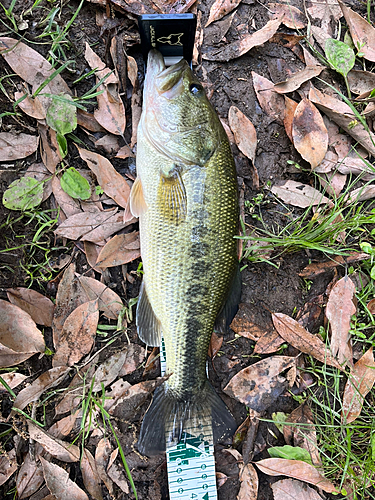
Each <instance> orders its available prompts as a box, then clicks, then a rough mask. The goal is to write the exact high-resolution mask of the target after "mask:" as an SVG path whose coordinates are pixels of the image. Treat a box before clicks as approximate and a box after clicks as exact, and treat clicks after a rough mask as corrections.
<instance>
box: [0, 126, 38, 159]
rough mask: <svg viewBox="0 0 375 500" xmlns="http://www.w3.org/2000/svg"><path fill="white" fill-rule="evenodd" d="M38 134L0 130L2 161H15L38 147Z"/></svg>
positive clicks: (0, 155)
mask: <svg viewBox="0 0 375 500" xmlns="http://www.w3.org/2000/svg"><path fill="white" fill-rule="evenodd" d="M38 142H39V139H38V137H37V136H36V135H29V134H24V133H20V134H15V133H13V132H0V161H13V160H19V159H20V158H25V157H26V156H29V155H31V154H32V153H35V151H36V150H37V149H38Z"/></svg>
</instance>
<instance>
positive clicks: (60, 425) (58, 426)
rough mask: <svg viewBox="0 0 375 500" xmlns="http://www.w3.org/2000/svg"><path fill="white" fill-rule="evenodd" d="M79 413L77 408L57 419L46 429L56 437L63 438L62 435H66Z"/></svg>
mask: <svg viewBox="0 0 375 500" xmlns="http://www.w3.org/2000/svg"><path fill="white" fill-rule="evenodd" d="M79 413H80V410H77V411H75V412H74V413H71V414H70V415H68V416H67V417H64V418H62V419H61V420H58V421H57V422H55V423H54V424H53V425H52V426H51V427H50V428H49V429H48V432H49V433H50V434H51V436H53V437H55V438H57V439H63V438H64V437H66V436H68V435H69V434H70V433H71V431H72V429H73V427H74V425H75V423H76V420H77V417H78V414H79Z"/></svg>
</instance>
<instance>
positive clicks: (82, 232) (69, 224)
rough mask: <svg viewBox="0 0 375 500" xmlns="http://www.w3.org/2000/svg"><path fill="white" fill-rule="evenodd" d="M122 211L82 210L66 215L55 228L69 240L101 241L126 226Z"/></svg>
mask: <svg viewBox="0 0 375 500" xmlns="http://www.w3.org/2000/svg"><path fill="white" fill-rule="evenodd" d="M123 220H124V211H121V212H119V211H118V210H117V208H115V209H114V210H106V211H103V212H84V213H80V214H75V215H72V216H70V217H68V218H67V219H66V220H65V221H64V222H63V223H61V224H60V226H59V227H58V228H57V229H56V230H55V233H56V234H57V235H59V236H61V237H65V238H69V239H70V240H78V239H81V240H82V241H92V242H94V243H95V242H101V241H103V240H105V239H106V238H108V237H109V236H111V235H112V234H113V233H117V231H119V230H120V229H123V228H124V227H126V225H127V224H126V223H124V221H123Z"/></svg>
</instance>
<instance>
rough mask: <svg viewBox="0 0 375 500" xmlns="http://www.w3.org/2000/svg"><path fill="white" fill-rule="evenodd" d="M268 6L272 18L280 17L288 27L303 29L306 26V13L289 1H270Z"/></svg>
mask: <svg viewBox="0 0 375 500" xmlns="http://www.w3.org/2000/svg"><path fill="white" fill-rule="evenodd" d="M267 8H268V9H269V11H268V14H269V16H270V19H279V20H280V21H281V22H282V23H283V24H284V25H285V26H286V27H287V28H290V29H303V28H305V26H306V17H305V15H304V14H302V12H301V11H300V10H299V9H297V7H293V6H292V5H290V4H289V3H288V4H286V3H269V4H267Z"/></svg>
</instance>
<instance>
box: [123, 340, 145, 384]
mask: <svg viewBox="0 0 375 500" xmlns="http://www.w3.org/2000/svg"><path fill="white" fill-rule="evenodd" d="M124 352H125V354H126V358H125V361H124V364H123V366H122V368H121V371H120V374H119V376H120V377H124V376H125V375H129V374H130V373H133V372H134V371H135V370H137V368H139V366H140V365H141V364H142V363H143V361H144V359H145V355H146V350H145V348H144V347H142V346H140V345H138V344H129V345H128V346H127V347H126V348H125V349H124Z"/></svg>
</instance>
